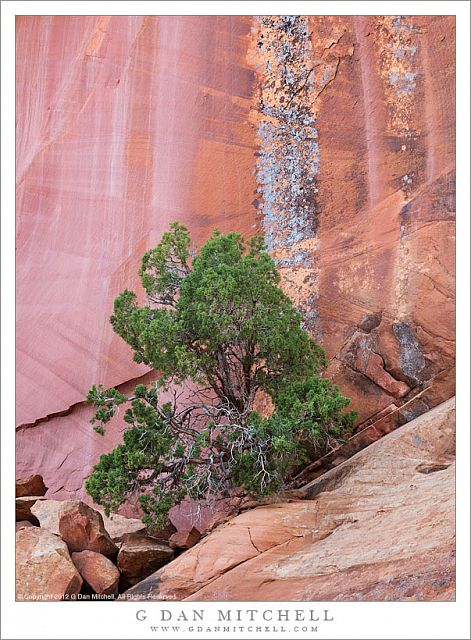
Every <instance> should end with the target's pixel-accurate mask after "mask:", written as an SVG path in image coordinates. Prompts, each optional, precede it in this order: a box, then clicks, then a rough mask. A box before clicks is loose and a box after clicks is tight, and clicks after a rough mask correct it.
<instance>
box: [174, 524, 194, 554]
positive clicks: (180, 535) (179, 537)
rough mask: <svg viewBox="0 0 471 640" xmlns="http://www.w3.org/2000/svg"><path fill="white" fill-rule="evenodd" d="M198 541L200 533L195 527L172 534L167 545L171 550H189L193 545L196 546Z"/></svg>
mask: <svg viewBox="0 0 471 640" xmlns="http://www.w3.org/2000/svg"><path fill="white" fill-rule="evenodd" d="M200 540H201V532H200V531H198V529H196V527H192V528H191V529H186V530H185V531H177V533H174V534H173V535H172V536H170V539H169V544H170V546H171V547H172V549H190V548H191V547H194V546H195V544H198V542H199V541H200Z"/></svg>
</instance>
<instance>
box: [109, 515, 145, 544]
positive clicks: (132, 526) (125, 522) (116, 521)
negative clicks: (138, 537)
mask: <svg viewBox="0 0 471 640" xmlns="http://www.w3.org/2000/svg"><path fill="white" fill-rule="evenodd" d="M101 515H102V518H103V522H104V525H105V529H106V531H107V532H108V533H109V536H110V538H111V539H112V540H113V541H114V542H121V540H122V539H123V536H124V535H125V534H127V533H144V532H145V530H146V525H145V524H144V523H143V522H142V520H138V519H137V518H125V517H124V516H122V515H120V514H119V513H112V514H111V515H110V516H109V517H108V516H106V515H105V514H104V513H102V514H101Z"/></svg>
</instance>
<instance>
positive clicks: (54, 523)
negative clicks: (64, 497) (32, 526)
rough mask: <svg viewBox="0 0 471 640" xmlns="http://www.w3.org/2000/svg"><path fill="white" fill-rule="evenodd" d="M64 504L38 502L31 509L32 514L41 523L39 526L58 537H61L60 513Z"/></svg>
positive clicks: (46, 501) (48, 501)
mask: <svg viewBox="0 0 471 640" xmlns="http://www.w3.org/2000/svg"><path fill="white" fill-rule="evenodd" d="M62 504H63V503H62V502H61V501H59V500H38V501H37V502H36V503H35V504H34V505H33V506H32V507H31V513H32V514H33V516H35V517H36V518H37V520H38V521H39V526H40V527H42V528H43V529H47V530H48V531H50V532H51V533H55V534H56V535H57V536H60V532H59V511H60V509H61V506H62Z"/></svg>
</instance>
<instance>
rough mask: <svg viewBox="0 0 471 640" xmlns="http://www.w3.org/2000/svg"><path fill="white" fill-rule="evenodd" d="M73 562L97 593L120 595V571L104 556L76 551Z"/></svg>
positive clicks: (92, 552) (73, 554)
mask: <svg viewBox="0 0 471 640" xmlns="http://www.w3.org/2000/svg"><path fill="white" fill-rule="evenodd" d="M72 562H73V563H74V565H75V566H76V567H77V569H78V571H79V573H80V575H81V576H82V578H83V579H84V580H85V581H86V582H87V583H88V584H89V585H90V586H91V588H92V589H93V591H95V593H99V594H104V595H116V594H117V593H118V584H119V575H120V574H119V571H118V569H117V568H116V567H115V565H114V564H113V563H112V562H111V560H109V559H108V558H106V557H105V556H104V555H102V554H101V553H96V552H95V551H76V552H74V553H72Z"/></svg>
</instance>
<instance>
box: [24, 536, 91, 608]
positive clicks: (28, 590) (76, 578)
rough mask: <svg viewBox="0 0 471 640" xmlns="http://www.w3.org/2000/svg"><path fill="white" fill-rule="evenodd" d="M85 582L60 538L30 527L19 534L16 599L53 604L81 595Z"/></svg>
mask: <svg viewBox="0 0 471 640" xmlns="http://www.w3.org/2000/svg"><path fill="white" fill-rule="evenodd" d="M81 587H82V578H81V577H80V574H79V573H78V571H77V569H76V568H75V566H74V564H73V563H72V560H71V558H70V555H69V551H68V549H67V545H66V544H65V542H63V541H62V540H61V539H60V538H59V537H58V536H55V535H53V534H52V533H49V531H45V530H44V529H39V528H38V527H31V528H27V529H21V530H20V531H18V532H17V533H16V599H17V600H20V601H21V600H26V601H32V600H33V599H36V600H38V601H42V600H44V601H54V600H60V599H62V598H64V597H65V596H70V595H76V594H78V593H80V589H81Z"/></svg>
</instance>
